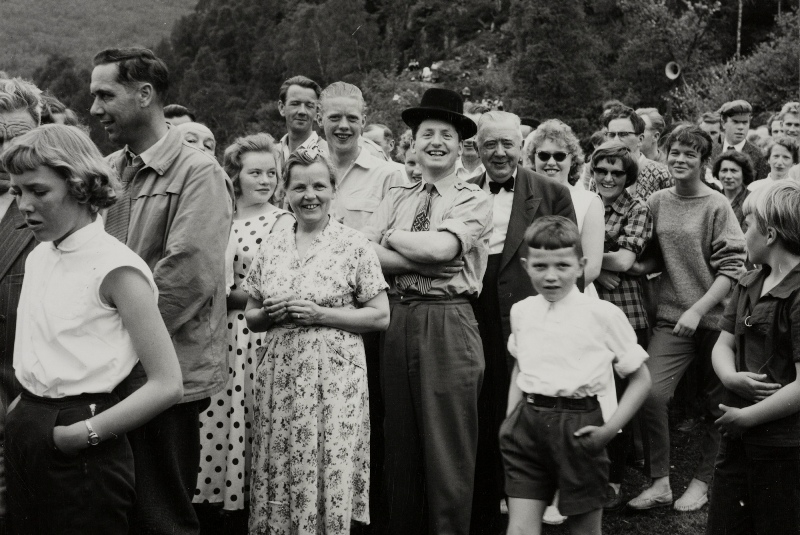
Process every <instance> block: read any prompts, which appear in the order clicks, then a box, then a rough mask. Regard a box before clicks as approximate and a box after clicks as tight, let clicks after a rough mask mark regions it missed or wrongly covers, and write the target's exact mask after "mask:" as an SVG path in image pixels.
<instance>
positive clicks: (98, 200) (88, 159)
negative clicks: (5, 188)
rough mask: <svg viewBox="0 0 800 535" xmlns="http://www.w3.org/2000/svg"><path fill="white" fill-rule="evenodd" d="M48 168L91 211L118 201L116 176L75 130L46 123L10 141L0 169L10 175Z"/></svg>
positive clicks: (0, 161)
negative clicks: (58, 176) (115, 189)
mask: <svg viewBox="0 0 800 535" xmlns="http://www.w3.org/2000/svg"><path fill="white" fill-rule="evenodd" d="M42 166H44V167H48V168H50V169H52V170H53V171H55V172H56V173H57V174H58V175H60V176H61V177H62V178H63V179H64V180H65V181H66V182H67V191H68V192H69V194H70V196H72V197H74V198H75V199H76V200H77V201H78V202H79V203H81V204H86V205H88V206H89V207H90V208H91V210H92V211H93V212H97V211H99V210H100V209H102V208H108V207H109V206H111V205H112V204H114V203H115V202H116V201H117V194H116V193H115V192H114V187H115V186H116V185H117V184H118V182H117V177H116V173H114V171H113V170H112V169H111V166H109V164H108V163H106V161H105V159H103V155H102V154H100V151H99V150H98V149H97V147H96V146H95V144H94V143H92V140H91V139H89V136H88V135H87V134H86V133H84V131H83V130H81V129H80V128H78V127H75V126H67V125H63V124H46V125H42V126H40V127H39V128H36V129H34V130H31V131H30V132H27V133H25V134H23V135H21V136H19V137H16V138H14V139H13V140H11V141H10V142H9V144H8V146H7V147H5V148H4V150H3V153H2V157H0V167H2V168H4V169H5V170H6V172H8V173H10V174H12V175H19V174H22V173H25V172H27V171H34V170H35V169H38V168H39V167H42Z"/></svg>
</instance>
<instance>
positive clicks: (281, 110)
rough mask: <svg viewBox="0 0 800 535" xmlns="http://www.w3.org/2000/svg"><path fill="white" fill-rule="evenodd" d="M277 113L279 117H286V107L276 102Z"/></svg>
mask: <svg viewBox="0 0 800 535" xmlns="http://www.w3.org/2000/svg"><path fill="white" fill-rule="evenodd" d="M278 113H280V114H281V117H286V105H285V104H284V103H283V102H281V101H280V100H278Z"/></svg>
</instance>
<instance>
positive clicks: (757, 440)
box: [707, 180, 800, 535]
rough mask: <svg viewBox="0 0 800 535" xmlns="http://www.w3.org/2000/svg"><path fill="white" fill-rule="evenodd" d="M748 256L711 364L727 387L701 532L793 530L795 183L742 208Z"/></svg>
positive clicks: (799, 394)
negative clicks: (705, 520) (705, 523)
mask: <svg viewBox="0 0 800 535" xmlns="http://www.w3.org/2000/svg"><path fill="white" fill-rule="evenodd" d="M744 213H745V222H746V224H747V232H746V234H745V239H746V242H747V251H748V255H749V257H750V261H751V262H752V263H754V264H758V265H760V266H761V267H760V269H756V270H754V271H751V272H749V273H747V274H746V275H745V276H743V277H742V278H741V280H740V281H739V282H738V284H737V285H736V286H735V288H734V291H733V296H732V298H731V300H730V303H729V304H728V307H727V309H726V310H725V314H724V316H723V318H722V320H721V322H720V327H721V329H722V333H721V335H720V337H719V340H718V341H717V343H716V345H715V346H714V351H713V353H712V361H713V364H714V370H715V371H716V372H717V375H718V376H719V378H720V380H721V381H722V384H723V385H724V386H725V388H726V389H727V392H726V394H727V396H726V403H725V404H721V405H720V409H722V411H723V415H722V416H721V417H720V418H719V419H718V420H717V421H716V425H717V428H718V429H719V430H720V432H721V433H722V435H723V437H722V442H721V444H720V449H719V455H718V457H717V464H716V469H715V472H714V483H713V489H712V499H711V507H710V510H709V515H708V528H707V535H717V534H719V535H722V534H726V535H735V534H740V533H741V534H744V533H747V534H751V533H752V534H757V535H761V534H769V535H780V534H784V533H786V534H789V533H794V534H796V533H797V532H798V526H800V381H798V377H800V374H798V370H800V184H797V183H796V182H794V181H789V180H786V181H781V182H779V183H776V184H775V185H772V186H770V187H769V188H765V189H764V190H762V191H759V192H758V194H755V195H751V196H750V197H749V198H748V199H747V200H746V201H745V204H744Z"/></svg>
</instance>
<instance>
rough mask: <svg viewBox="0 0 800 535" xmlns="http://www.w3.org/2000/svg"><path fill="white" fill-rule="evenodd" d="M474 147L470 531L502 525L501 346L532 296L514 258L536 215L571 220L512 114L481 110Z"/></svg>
mask: <svg viewBox="0 0 800 535" xmlns="http://www.w3.org/2000/svg"><path fill="white" fill-rule="evenodd" d="M475 145H476V148H477V150H478V153H479V155H480V158H481V161H482V162H483V167H484V168H485V169H486V171H485V172H484V173H482V174H481V175H479V176H477V177H475V179H473V181H474V182H475V183H477V184H478V186H479V187H481V188H482V189H483V191H484V192H486V193H488V194H490V197H491V200H492V205H493V210H492V214H493V215H492V222H491V228H492V233H491V235H490V237H489V258H488V263H487V268H486V273H485V274H484V276H483V284H482V285H483V290H482V291H481V294H480V296H479V297H478V299H477V300H476V301H475V316H476V318H477V320H478V326H479V328H480V333H481V340H482V342H483V354H484V358H485V360H486V369H485V371H484V375H483V387H482V388H481V394H480V397H479V398H478V422H479V433H480V434H479V438H478V455H477V463H476V468H475V480H476V481H480V482H481V485H480V486H479V487H477V488H476V490H475V496H474V498H473V502H472V507H473V511H472V523H473V532H474V533H496V532H498V530H499V529H500V528H501V527H502V520H503V519H502V517H501V515H500V500H502V499H503V498H504V497H505V493H504V492H503V469H502V461H501V457H500V446H499V442H498V432H499V430H500V424H501V423H502V422H503V420H504V419H505V415H506V402H507V399H508V388H509V380H510V378H511V370H512V369H513V361H512V357H511V356H510V355H509V354H508V350H507V349H506V343H507V341H508V337H509V335H510V334H511V325H510V319H509V318H510V313H511V306H512V305H513V304H514V303H516V302H518V301H521V300H523V299H525V298H526V297H530V296H532V295H536V292H535V291H534V289H533V286H532V285H531V280H530V277H528V276H527V275H526V273H525V269H524V268H523V266H522V263H521V261H520V259H522V258H526V251H527V246H526V245H525V244H524V240H523V238H524V236H525V230H526V229H527V228H528V227H529V226H530V225H531V223H533V221H534V220H536V219H537V218H539V217H544V216H548V215H561V216H564V217H567V218H569V219H570V220H571V221H573V222H574V221H575V210H574V208H573V206H572V198H571V196H570V194H569V190H568V189H567V187H566V186H563V185H561V184H559V183H558V182H556V181H555V180H552V179H550V178H547V177H546V176H544V175H541V174H539V173H535V172H533V171H531V170H528V169H525V168H523V167H522V166H520V165H519V159H520V155H521V154H522V134H521V132H520V119H519V117H517V116H516V115H514V114H513V113H508V112H504V111H490V112H488V113H485V114H483V116H482V117H481V118H480V120H479V121H478V133H477V135H476V136H475Z"/></svg>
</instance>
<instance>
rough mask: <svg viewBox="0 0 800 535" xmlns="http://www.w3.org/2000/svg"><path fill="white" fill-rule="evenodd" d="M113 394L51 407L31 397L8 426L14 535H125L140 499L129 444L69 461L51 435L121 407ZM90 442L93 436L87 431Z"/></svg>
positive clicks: (110, 444) (117, 442)
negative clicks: (54, 431) (134, 508)
mask: <svg viewBox="0 0 800 535" xmlns="http://www.w3.org/2000/svg"><path fill="white" fill-rule="evenodd" d="M117 401H118V398H117V397H116V396H115V395H113V394H83V395H80V396H74V397H69V398H59V399H47V398H40V397H38V396H34V395H32V394H29V393H27V392H24V393H23V394H22V399H21V400H20V402H19V403H18V404H17V406H16V407H15V408H14V410H12V411H11V412H10V413H9V414H8V416H7V418H6V448H5V462H6V473H7V476H8V482H7V483H8V487H7V498H8V516H9V532H10V533H13V534H19V535H37V534H42V535H49V534H52V533H59V534H64V535H70V534H74V535H83V534H86V533H92V534H94V533H97V534H117V533H118V534H125V533H128V514H129V512H130V510H131V509H132V508H133V503H134V500H135V498H136V494H135V491H134V474H133V455H132V454H131V448H130V445H129V444H128V440H127V439H126V437H125V436H124V435H123V436H120V437H119V438H117V439H113V440H106V441H103V442H101V443H100V444H98V445H97V446H90V447H89V448H87V449H84V450H81V451H80V452H79V453H78V454H77V455H75V456H67V455H65V454H63V453H61V452H60V451H59V450H57V449H56V447H55V444H54V442H53V428H54V427H55V426H57V425H71V424H73V423H75V422H81V421H83V420H86V419H87V418H91V417H92V410H91V408H90V404H94V405H95V414H99V413H101V412H103V411H104V410H106V409H108V408H109V407H112V406H113V405H114V404H116V403H117ZM87 435H88V431H87Z"/></svg>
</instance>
